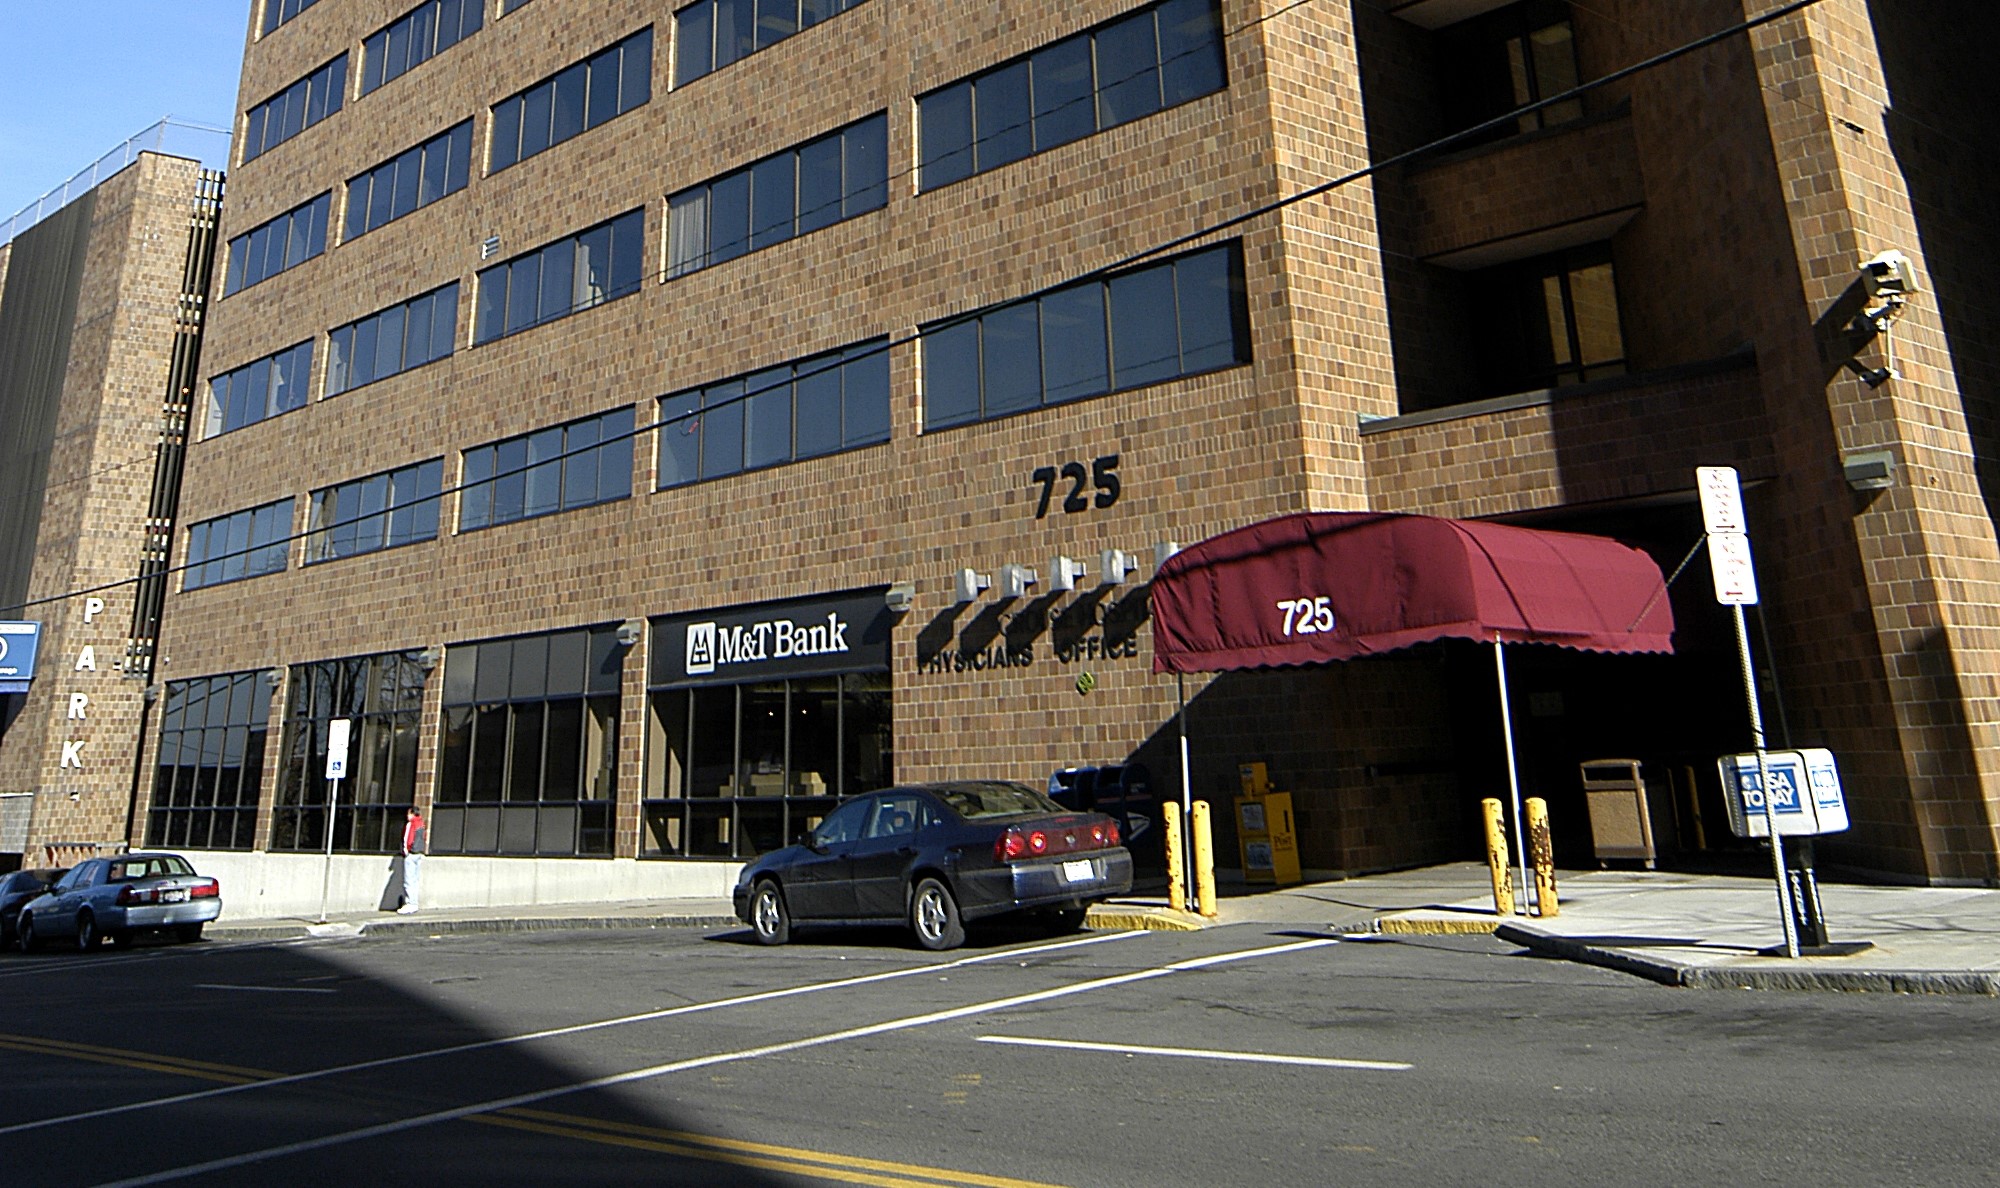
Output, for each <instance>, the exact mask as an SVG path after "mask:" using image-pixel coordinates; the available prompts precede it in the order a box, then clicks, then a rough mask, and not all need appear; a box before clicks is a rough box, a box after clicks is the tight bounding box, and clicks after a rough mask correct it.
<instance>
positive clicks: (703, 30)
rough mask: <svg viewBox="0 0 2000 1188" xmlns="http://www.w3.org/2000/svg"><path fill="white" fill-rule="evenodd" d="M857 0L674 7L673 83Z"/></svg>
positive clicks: (707, 1) (755, 0) (721, 1)
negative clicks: (674, 55)
mask: <svg viewBox="0 0 2000 1188" xmlns="http://www.w3.org/2000/svg"><path fill="white" fill-rule="evenodd" d="M860 3H861V0H699V3H695V4H690V5H688V6H687V7H685V8H682V9H680V10H679V11H677V12H675V13H674V36H675V45H676V47H677V51H676V52H677V56H676V58H675V60H674V85H675V86H677V87H679V86H686V85H687V84H688V83H691V82H693V81H694V80H695V79H698V78H700V77H701V76H702V75H704V74H708V73H709V72H711V71H715V70H720V69H722V68H723V67H724V66H727V65H729V64H730V63H731V62H734V61H737V60H738V59H741V58H747V57H749V56H750V55H751V54H754V53H756V52H757V51H758V50H760V49H764V48H766V47H767V46H773V45H776V44H778V43H779V42H780V41H783V40H784V39H785V38H787V37H790V36H791V35H792V34H794V33H797V32H799V31H800V30H802V29H809V28H811V27H812V26H814V25H817V24H819V23H820V22H821V21H824V20H827V19H829V18H831V17H835V16H838V15H840V14H841V13H843V12H846V11H847V10H848V9H850V8H853V7H855V6H856V5H858V4H860Z"/></svg>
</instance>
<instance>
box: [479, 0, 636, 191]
mask: <svg viewBox="0 0 2000 1188" xmlns="http://www.w3.org/2000/svg"><path fill="white" fill-rule="evenodd" d="M652 97H653V30H652V28H651V27H650V26H649V27H647V28H644V29H641V30H639V31H638V32H637V33H634V34H632V35H631V36H630V37H627V38H626V39H625V40H623V41H621V42H619V43H618V44H617V45H614V46H611V47H610V48H609V49H605V50H601V51H599V52H597V53H595V54H592V55H591V56H590V57H588V58H585V59H584V60H583V61H581V62H577V63H574V64H572V65H571V66H569V67H568V68H567V69H565V70H563V71H562V72H561V73H559V74H556V75H552V76H551V77H549V78H545V79H543V80H542V81H540V82H538V83H536V84H535V85H534V86H532V87H529V88H528V89H527V90H525V91H522V92H521V93H520V94H518V95H513V96H510V97H508V98H506V99H502V100H501V101H500V102H498V103H496V104H494V105H493V133H492V148H491V151H490V153H489V155H488V160H487V165H486V171H487V172H488V173H498V172H500V171H501V170H502V169H505V168H507V167H508V166H509V165H512V164H514V163H515V162H516V161H521V160H525V159H526V158H528V157H532V156H534V155H535V154H536V153H539V152H541V151H542V150H544V149H546V148H549V147H551V146H553V145H558V144H561V143H562V142H563V141H565V140H568V139H569V138H570V137H572V136H576V135H578V134H580V133H582V132H584V131H586V130H587V129H590V128H595V127H597V126H598V125H599V124H602V123H604V122H605V121H607V120H610V119H612V118H613V117H615V116H620V115H623V114H625V113H626V112H628V111H631V110H632V109H633V108H635V107H638V106H639V105H640V104H642V103H644V102H646V101H647V100H648V99H650V98H652Z"/></svg>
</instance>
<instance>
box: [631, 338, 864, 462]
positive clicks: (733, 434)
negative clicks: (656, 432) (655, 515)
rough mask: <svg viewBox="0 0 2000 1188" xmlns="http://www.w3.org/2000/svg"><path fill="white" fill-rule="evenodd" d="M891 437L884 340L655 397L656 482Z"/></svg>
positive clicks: (815, 454)
mask: <svg viewBox="0 0 2000 1188" xmlns="http://www.w3.org/2000/svg"><path fill="white" fill-rule="evenodd" d="M887 440H889V340H888V339H886V338H880V339H874V340H872V341H869V342H862V343H856V344H855V345H853V346H851V347H847V348H844V349H842V350H838V351H828V352H827V353H825V354H822V355H814V356H812V357H811V358H807V359H799V360H796V361H794V362H790V363H780V364H778V365H777V366H775V367H769V368H765V369H764V370H762V371H754V372H751V373H749V374H748V375H739V376H734V377H732V378H730V379H726V380H721V381H718V382H716V383H712V384H707V385H704V386H703V387H700V388H689V389H687V390H686V391H682V392H676V393H674V394H673V395H671V396H666V397H663V398H661V400H660V459H659V461H660V480H659V481H660V486H661V487H663V488H664V487H675V486H680V485H683V484H686V483H692V482H696V481H699V480H701V479H711V478H721V477H723V476H726V475H731V474H736V473H739V472H741V471H744V470H755V469H758V468H760V467H764V466H775V465H778V464H779V463H783V462H791V461H794V460H796V459H800V458H810V457H814V456H817V455H819V454H831V453H834V452H836V451H839V450H847V449H854V448H856V447H858V446H864V445H873V444H875V443H877V442H883V441H887Z"/></svg>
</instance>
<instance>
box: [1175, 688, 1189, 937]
mask: <svg viewBox="0 0 2000 1188" xmlns="http://www.w3.org/2000/svg"><path fill="white" fill-rule="evenodd" d="M1174 687H1175V688H1176V689H1178V690H1179V691H1180V699H1181V707H1180V712H1178V713H1176V714H1175V715H1174V725H1175V727H1176V728H1177V729H1178V730H1179V731H1180V736H1181V838H1182V839H1183V844H1182V845H1181V866H1182V868H1183V869H1182V870H1181V886H1183V887H1186V888H1187V889H1188V895H1189V896H1190V897H1191V896H1193V895H1194V834H1193V833H1192V832H1190V830H1191V829H1192V827H1193V824H1194V774H1193V772H1192V771H1190V770H1189V768H1188V740H1187V674H1185V673H1179V672H1177V673H1175V674H1174Z"/></svg>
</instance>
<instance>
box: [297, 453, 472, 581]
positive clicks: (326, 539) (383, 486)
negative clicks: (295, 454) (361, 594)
mask: <svg viewBox="0 0 2000 1188" xmlns="http://www.w3.org/2000/svg"><path fill="white" fill-rule="evenodd" d="M443 484H444V459H442V458H433V459H431V460H430V461H428V462H419V463H417V464H416V465H415V466H405V467H402V468H400V469H397V470H386V471H383V472H382V473H381V474H372V475H369V476H368V477H367V478H363V479H355V480H354V481H353V482H347V483H340V484H338V485H336V486H332V487H321V488H320V489H319V490H317V491H314V492H313V493H312V506H311V507H309V508H308V509H307V512H306V554H305V563H306V564H307V565H312V564H314V563H316V562H320V561H337V560H339V559H340V558H342V557H355V556H359V555H361V554H362V553H373V552H376V551H378V550H381V549H393V548H395V547H397V546H398V545H406V544H416V543H418V542H419V541H425V540H435V539H437V531H438V492H439V490H440V489H441V488H442V487H443Z"/></svg>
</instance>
